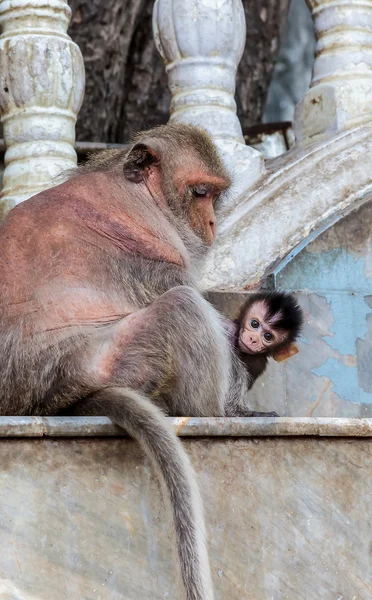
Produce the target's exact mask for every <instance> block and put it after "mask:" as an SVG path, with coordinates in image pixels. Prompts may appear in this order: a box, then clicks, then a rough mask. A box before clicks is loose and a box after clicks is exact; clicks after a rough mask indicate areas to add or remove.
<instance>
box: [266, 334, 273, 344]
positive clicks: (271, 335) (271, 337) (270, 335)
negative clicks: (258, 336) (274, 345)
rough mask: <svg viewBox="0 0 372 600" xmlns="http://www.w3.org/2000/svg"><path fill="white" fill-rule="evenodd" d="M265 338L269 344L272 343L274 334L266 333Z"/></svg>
mask: <svg viewBox="0 0 372 600" xmlns="http://www.w3.org/2000/svg"><path fill="white" fill-rule="evenodd" d="M264 338H265V340H266V341H267V342H271V340H272V339H273V334H272V333H269V332H266V333H264Z"/></svg>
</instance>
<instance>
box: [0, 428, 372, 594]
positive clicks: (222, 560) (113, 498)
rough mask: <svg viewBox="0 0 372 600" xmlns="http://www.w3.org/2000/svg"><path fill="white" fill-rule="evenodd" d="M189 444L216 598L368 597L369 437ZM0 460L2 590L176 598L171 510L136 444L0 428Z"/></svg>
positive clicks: (371, 452)
mask: <svg viewBox="0 0 372 600" xmlns="http://www.w3.org/2000/svg"><path fill="white" fill-rule="evenodd" d="M184 443H185V446H186V448H187V450H188V452H189V454H190V457H191V458H192V461H193V463H194V465H195V467H196V469H197V471H198V473H199V476H200V480H201V489H202V492H203V497H204V500H205V504H206V516H207V524H208V531H209V537H210V549H211V564H212V573H213V579H214V584H215V589H216V600H226V599H229V600H247V599H250V600H271V599H273V600H285V599H289V600H319V599H321V600H337V599H339V600H340V599H343V600H352V599H354V600H370V598H371V596H372V587H371V578H370V568H371V549H370V544H371V539H372V523H371V519H370V499H371V496H372V480H371V477H370V476H369V475H370V472H371V469H372V445H371V444H372V442H371V440H368V439H366V440H353V439H347V440H346V439H332V440H331V439H322V440H317V439H311V438H309V439H303V438H292V439H290V440H287V439H283V438H271V439H270V438H267V439H265V440H262V439H260V440H258V439H247V438H245V439H244V438H242V439H236V440H219V441H216V440H213V441H211V440H198V441H196V440H193V441H190V442H184ZM0 461H1V465H2V467H1V474H0V477H1V485H0V505H1V507H2V508H1V512H0V547H1V548H2V549H3V550H2V551H1V553H0V577H1V578H4V579H8V580H11V583H10V582H8V583H7V582H1V585H0V588H1V592H3V595H2V596H1V597H2V598H6V599H7V600H8V599H9V598H12V600H13V599H14V598H16V599H17V600H36V599H37V600H50V599H53V600H66V598H69V599H71V600H77V599H79V600H80V599H81V600H163V599H167V600H178V599H179V597H180V596H179V595H178V593H177V591H176V585H175V576H174V563H173V558H174V551H173V548H172V533H171V532H172V529H171V523H170V515H169V511H168V510H167V509H166V507H165V505H164V502H163V499H162V496H161V494H160V491H159V486H158V482H157V479H156V477H155V476H154V473H153V470H152V468H151V466H150V464H149V462H148V461H147V459H146V458H145V457H144V456H143V454H142V453H141V452H140V451H139V449H138V446H137V444H136V443H135V442H132V441H130V440H128V439H110V440H103V439H91V440H86V439H85V440H79V441H77V440H58V441H51V440H37V441H30V440H28V441H27V440H2V441H1V443H0ZM4 549H6V551H4ZM7 586H8V590H13V592H12V593H10V592H9V591H8V593H6V591H5V593H4V590H6V589H7Z"/></svg>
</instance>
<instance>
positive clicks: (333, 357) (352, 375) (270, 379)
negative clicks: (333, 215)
mask: <svg viewBox="0 0 372 600" xmlns="http://www.w3.org/2000/svg"><path fill="white" fill-rule="evenodd" d="M274 279H275V280H276V286H277V287H278V288H279V289H287V290H293V291H295V292H296V293H297V294H298V298H299V302H300V304H301V306H302V307H303V309H304V311H305V315H306V323H305V327H304V332H303V337H302V339H301V341H300V343H299V347H300V353H299V354H297V355H296V356H294V357H293V358H291V359H290V360H288V361H286V362H284V363H280V364H278V363H275V362H274V361H270V365H269V368H268V370H267V372H266V373H265V375H264V376H263V377H262V378H261V379H259V380H258V382H257V384H256V386H255V388H254V389H253V391H252V398H251V404H252V406H253V407H255V408H257V409H258V407H260V409H262V410H265V409H268V410H277V412H279V414H281V415H287V416H329V417H336V416H337V417H342V416H344V417H357V416H364V417H370V416H372V369H371V366H372V202H369V203H368V204H366V205H365V206H363V207H362V208H360V209H359V210H357V211H355V212H353V213H351V214H350V215H348V216H347V217H345V218H343V219H342V220H341V221H339V222H338V223H337V224H336V225H334V226H333V227H332V228H330V229H328V230H327V231H325V232H324V233H323V234H321V235H320V236H319V237H318V238H317V239H316V240H314V241H313V242H311V243H310V244H309V245H308V246H307V247H306V248H305V249H304V250H302V252H300V254H298V255H297V256H296V257H295V258H294V259H293V260H292V261H291V262H289V263H288V265H287V266H286V267H284V269H283V270H282V271H281V272H279V273H277V274H276V275H275V278H274ZM243 297H244V296H243V295H242V294H218V293H214V294H210V299H211V301H213V302H214V304H215V305H216V306H217V307H218V308H220V309H221V310H222V311H223V312H225V313H226V314H227V315H228V316H233V315H234V313H235V312H236V310H237V308H238V306H239V305H240V303H241V302H242V300H243Z"/></svg>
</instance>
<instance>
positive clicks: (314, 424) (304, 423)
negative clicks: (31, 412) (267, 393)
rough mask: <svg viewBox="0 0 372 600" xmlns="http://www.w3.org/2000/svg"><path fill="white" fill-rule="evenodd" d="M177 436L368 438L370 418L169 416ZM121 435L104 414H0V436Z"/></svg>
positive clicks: (371, 421) (122, 435) (123, 434)
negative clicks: (73, 415) (48, 415)
mask: <svg viewBox="0 0 372 600" xmlns="http://www.w3.org/2000/svg"><path fill="white" fill-rule="evenodd" d="M169 420H170V421H171V422H172V424H173V427H174V429H175V431H176V433H177V435H179V436H180V437H285V436H329V437H372V419H341V418H318V419H316V418H310V417H302V418H300V417H299V418H297V417H288V418H262V417H261V418H249V419H242V418H229V419H227V418H216V417H203V418H200V417H178V418H170V419H169ZM44 436H46V437H101V436H102V437H113V436H120V437H125V436H126V434H125V432H124V431H123V430H122V429H121V428H120V427H117V426H116V425H114V424H113V423H112V421H111V420H110V419H108V418H106V417H0V438H12V437H17V438H22V437H25V438H37V437H44Z"/></svg>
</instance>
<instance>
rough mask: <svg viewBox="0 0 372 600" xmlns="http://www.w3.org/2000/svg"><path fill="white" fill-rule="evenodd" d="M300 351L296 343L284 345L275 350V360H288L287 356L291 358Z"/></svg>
mask: <svg viewBox="0 0 372 600" xmlns="http://www.w3.org/2000/svg"><path fill="white" fill-rule="evenodd" d="M299 351H300V350H299V348H298V346H296V344H293V343H292V344H287V345H286V346H283V347H282V348H280V349H279V350H277V351H276V352H274V354H273V355H272V357H273V359H274V360H276V362H282V361H283V360H287V358H291V356H294V355H295V354H297V353H298V352H299Z"/></svg>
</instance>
